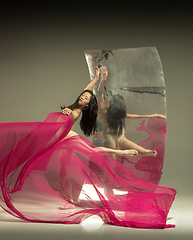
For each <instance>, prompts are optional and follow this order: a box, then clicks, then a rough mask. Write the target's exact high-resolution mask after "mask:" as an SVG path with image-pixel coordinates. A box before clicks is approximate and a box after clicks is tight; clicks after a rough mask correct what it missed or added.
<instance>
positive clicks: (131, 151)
mask: <svg viewBox="0 0 193 240" xmlns="http://www.w3.org/2000/svg"><path fill="white" fill-rule="evenodd" d="M117 155H121V156H128V157H132V156H136V155H138V151H137V150H135V149H129V150H117Z"/></svg>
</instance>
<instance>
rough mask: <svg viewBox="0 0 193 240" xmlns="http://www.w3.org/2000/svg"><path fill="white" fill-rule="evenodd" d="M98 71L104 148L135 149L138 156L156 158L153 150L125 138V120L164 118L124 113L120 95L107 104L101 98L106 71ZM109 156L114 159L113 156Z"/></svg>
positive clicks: (122, 99) (153, 115) (102, 69)
mask: <svg viewBox="0 0 193 240" xmlns="http://www.w3.org/2000/svg"><path fill="white" fill-rule="evenodd" d="M100 71H101V74H102V80H101V84H100V89H99V100H98V101H99V118H100V120H101V123H102V126H103V143H104V146H105V147H109V148H113V149H121V150H126V149H135V150H137V152H138V154H142V155H145V156H154V157H156V155H157V152H156V151H155V150H150V149H145V148H143V147H141V146H139V145H138V144H136V143H134V142H132V141H130V140H129V139H127V138H126V137H125V134H124V133H125V119H126V118H130V119H134V118H153V117H161V118H165V116H164V115H161V114H156V113H155V114H152V115H136V114H128V113H127V112H126V106H125V101H124V98H123V97H122V96H121V95H120V94H116V95H114V96H112V98H111V99H110V101H109V103H107V101H105V99H104V96H103V90H104V86H105V82H106V79H107V76H108V71H107V69H106V67H101V68H100ZM111 156H112V157H113V158H115V159H116V156H115V154H113V155H111Z"/></svg>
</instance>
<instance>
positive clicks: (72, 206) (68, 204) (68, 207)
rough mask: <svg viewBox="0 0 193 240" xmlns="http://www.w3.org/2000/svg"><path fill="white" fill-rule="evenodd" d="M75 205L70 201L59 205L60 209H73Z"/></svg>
mask: <svg viewBox="0 0 193 240" xmlns="http://www.w3.org/2000/svg"><path fill="white" fill-rule="evenodd" d="M74 208H75V206H74V204H72V203H67V204H66V205H65V206H64V207H59V209H60V210H67V209H74Z"/></svg>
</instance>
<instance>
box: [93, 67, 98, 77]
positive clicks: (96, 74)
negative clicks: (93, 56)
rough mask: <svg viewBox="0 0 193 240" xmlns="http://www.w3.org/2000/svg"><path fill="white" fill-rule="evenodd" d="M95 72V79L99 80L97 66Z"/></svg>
mask: <svg viewBox="0 0 193 240" xmlns="http://www.w3.org/2000/svg"><path fill="white" fill-rule="evenodd" d="M94 70H95V78H99V68H98V67H97V66H94Z"/></svg>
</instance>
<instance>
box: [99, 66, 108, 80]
mask: <svg viewBox="0 0 193 240" xmlns="http://www.w3.org/2000/svg"><path fill="white" fill-rule="evenodd" d="M100 72H101V75H102V78H103V79H104V80H106V79H107V76H108V70H107V67H106V66H103V67H101V68H100Z"/></svg>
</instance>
